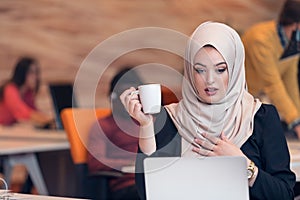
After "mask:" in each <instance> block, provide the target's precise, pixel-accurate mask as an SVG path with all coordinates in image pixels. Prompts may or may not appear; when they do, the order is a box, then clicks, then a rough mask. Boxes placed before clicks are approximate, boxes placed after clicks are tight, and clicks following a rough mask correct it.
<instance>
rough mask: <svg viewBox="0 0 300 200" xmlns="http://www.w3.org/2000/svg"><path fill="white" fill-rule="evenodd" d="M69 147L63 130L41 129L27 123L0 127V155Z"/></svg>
mask: <svg viewBox="0 0 300 200" xmlns="http://www.w3.org/2000/svg"><path fill="white" fill-rule="evenodd" d="M65 149H69V142H68V139H67V136H66V134H65V132H64V131H61V130H41V129H36V128H34V127H30V126H28V125H18V126H12V127H0V155H12V154H21V153H31V152H44V151H55V150H65Z"/></svg>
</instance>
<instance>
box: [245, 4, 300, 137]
mask: <svg viewBox="0 0 300 200" xmlns="http://www.w3.org/2000/svg"><path fill="white" fill-rule="evenodd" d="M299 29H300V1H299V0H287V1H286V2H285V3H284V5H283V7H282V9H281V12H280V15H279V18H278V20H277V21H276V20H272V21H266V22H261V23H258V24H255V25H254V26H252V27H250V28H249V29H248V30H246V31H245V33H244V34H243V35H242V40H243V43H244V46H245V52H246V58H245V65H246V79H247V82H248V87H249V92H250V93H252V94H253V95H254V96H255V97H258V98H260V99H261V100H262V101H264V102H269V103H272V104H274V105H275V106H276V108H277V109H278V112H279V114H280V117H281V120H282V121H283V125H288V126H287V127H288V128H289V129H288V130H292V131H294V132H295V133H296V134H297V136H298V138H300V97H299V85H298V80H297V72H298V59H299V37H300V32H299ZM297 45H298V48H297ZM287 127H286V126H284V128H287Z"/></svg>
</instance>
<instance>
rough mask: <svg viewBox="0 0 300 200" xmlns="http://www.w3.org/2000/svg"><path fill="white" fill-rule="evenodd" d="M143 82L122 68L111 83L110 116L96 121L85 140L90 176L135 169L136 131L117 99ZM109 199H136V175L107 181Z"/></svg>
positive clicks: (133, 123) (136, 126) (132, 72)
mask: <svg viewBox="0 0 300 200" xmlns="http://www.w3.org/2000/svg"><path fill="white" fill-rule="evenodd" d="M141 84H142V81H141V79H140V78H139V77H138V75H137V74H136V73H135V72H134V70H131V68H124V69H123V70H121V71H120V72H119V73H117V74H116V75H115V76H114V78H113V79H112V81H111V85H110V100H111V107H112V114H111V115H109V116H107V117H105V118H101V119H98V121H97V122H95V124H94V125H93V126H92V128H91V130H90V134H89V139H88V150H89V153H88V161H87V164H88V167H89V171H90V172H96V171H101V170H105V171H107V170H113V171H120V170H121V168H122V167H123V166H129V165H131V166H132V165H134V162H135V157H136V152H137V148H138V134H139V127H138V125H137V124H136V122H135V121H133V119H132V118H130V116H129V115H128V113H127V111H126V110H125V108H124V106H123V105H122V103H121V101H120V99H119V96H120V94H121V93H122V92H123V91H124V89H125V88H128V87H131V86H132V87H137V86H138V85H141ZM109 188H110V191H111V193H110V194H109V199H130V200H134V199H139V197H138V194H137V190H136V187H135V174H134V173H125V174H124V175H123V176H121V177H119V178H113V179H111V180H110V181H109Z"/></svg>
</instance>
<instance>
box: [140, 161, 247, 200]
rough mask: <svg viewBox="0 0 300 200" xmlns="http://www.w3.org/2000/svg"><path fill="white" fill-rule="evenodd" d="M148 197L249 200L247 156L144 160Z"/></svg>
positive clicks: (150, 198)
mask: <svg viewBox="0 0 300 200" xmlns="http://www.w3.org/2000/svg"><path fill="white" fill-rule="evenodd" d="M144 169H145V189H146V197H147V200H158V199H159V200H161V199H172V200H177V199H178V200H179V199H180V200H182V199H205V200H220V199H230V200H249V188H248V179H247V170H246V169H247V162H246V159H245V158H244V157H227V156H226V157H205V158H184V157H156V158H146V159H145V160H144Z"/></svg>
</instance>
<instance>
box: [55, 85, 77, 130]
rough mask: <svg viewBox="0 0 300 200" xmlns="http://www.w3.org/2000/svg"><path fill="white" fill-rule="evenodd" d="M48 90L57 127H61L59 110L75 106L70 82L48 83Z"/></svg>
mask: <svg viewBox="0 0 300 200" xmlns="http://www.w3.org/2000/svg"><path fill="white" fill-rule="evenodd" d="M49 90H50V94H51V98H52V103H53V108H54V112H55V121H56V127H57V129H63V125H62V121H61V118H60V112H61V111H62V110H63V109H64V108H70V107H77V103H76V98H75V94H74V91H73V84H72V83H50V84H49Z"/></svg>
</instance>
